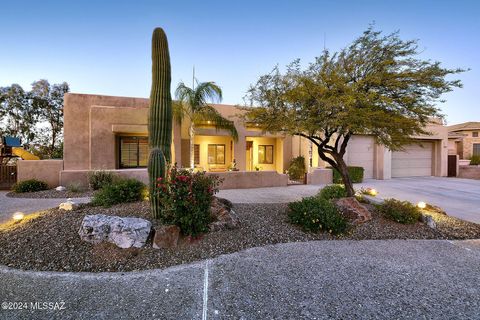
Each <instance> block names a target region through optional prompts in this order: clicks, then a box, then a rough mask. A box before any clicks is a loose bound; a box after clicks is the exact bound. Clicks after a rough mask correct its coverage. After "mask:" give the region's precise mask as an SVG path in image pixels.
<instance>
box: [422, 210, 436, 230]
mask: <svg viewBox="0 0 480 320" xmlns="http://www.w3.org/2000/svg"><path fill="white" fill-rule="evenodd" d="M422 222H423V223H425V224H426V225H427V226H428V227H429V228H430V229H436V228H437V224H436V223H435V220H433V218H432V216H430V215H428V214H422Z"/></svg>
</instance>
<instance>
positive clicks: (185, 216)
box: [153, 167, 221, 236]
mask: <svg viewBox="0 0 480 320" xmlns="http://www.w3.org/2000/svg"><path fill="white" fill-rule="evenodd" d="M220 182H221V180H220V179H219V177H218V176H215V175H213V176H208V175H206V174H205V172H192V171H191V170H185V169H177V168H176V167H173V168H171V169H170V170H169V171H168V173H167V177H166V179H165V180H162V179H161V178H159V180H158V184H157V186H156V190H155V192H154V193H153V196H156V197H158V203H159V205H160V206H161V215H160V220H161V221H162V222H163V223H165V224H175V225H177V226H178V227H179V228H180V229H181V230H182V233H183V234H185V235H191V236H196V235H198V234H200V233H204V232H207V231H208V225H209V223H210V222H211V212H210V204H211V202H212V199H213V195H214V194H215V193H216V192H218V186H219V185H220Z"/></svg>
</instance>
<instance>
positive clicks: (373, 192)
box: [369, 189, 378, 196]
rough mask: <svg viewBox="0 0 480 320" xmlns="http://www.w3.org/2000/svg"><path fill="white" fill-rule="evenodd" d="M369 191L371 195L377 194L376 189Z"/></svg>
mask: <svg viewBox="0 0 480 320" xmlns="http://www.w3.org/2000/svg"><path fill="white" fill-rule="evenodd" d="M369 193H370V195H371V196H376V195H377V194H378V191H377V190H376V189H370V190H369Z"/></svg>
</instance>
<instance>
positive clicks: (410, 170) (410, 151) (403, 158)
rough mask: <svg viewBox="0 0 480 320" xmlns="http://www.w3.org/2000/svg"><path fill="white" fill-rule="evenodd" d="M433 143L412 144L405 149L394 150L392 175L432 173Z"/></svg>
mask: <svg viewBox="0 0 480 320" xmlns="http://www.w3.org/2000/svg"><path fill="white" fill-rule="evenodd" d="M432 154H433V143H432V142H422V144H421V145H418V144H411V145H408V146H406V147H405V150H404V151H395V152H392V177H393V178H395V177H421V176H431V175H432Z"/></svg>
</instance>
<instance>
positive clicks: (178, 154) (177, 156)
mask: <svg viewBox="0 0 480 320" xmlns="http://www.w3.org/2000/svg"><path fill="white" fill-rule="evenodd" d="M172 145H173V151H174V153H173V160H174V161H175V163H177V166H178V167H180V168H181V167H182V126H181V125H180V124H179V123H178V122H177V121H174V123H173V143H172Z"/></svg>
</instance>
